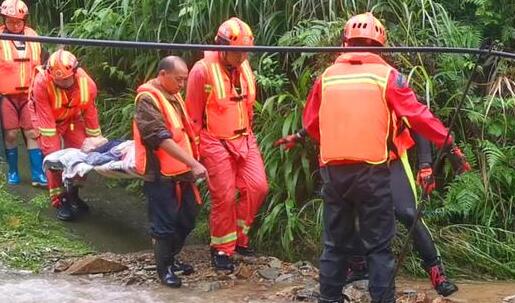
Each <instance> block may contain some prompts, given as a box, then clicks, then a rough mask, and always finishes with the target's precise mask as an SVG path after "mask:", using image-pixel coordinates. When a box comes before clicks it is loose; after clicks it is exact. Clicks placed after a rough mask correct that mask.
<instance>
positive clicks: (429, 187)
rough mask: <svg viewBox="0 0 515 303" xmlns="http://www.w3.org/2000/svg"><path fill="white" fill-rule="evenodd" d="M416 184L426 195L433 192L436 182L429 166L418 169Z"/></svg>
mask: <svg viewBox="0 0 515 303" xmlns="http://www.w3.org/2000/svg"><path fill="white" fill-rule="evenodd" d="M417 184H418V185H419V186H420V187H422V190H423V191H424V193H425V194H426V195H429V194H431V192H432V191H433V190H435V188H436V182H435V177H434V175H433V168H431V165H429V164H426V165H424V166H422V167H420V169H419V170H418V172H417Z"/></svg>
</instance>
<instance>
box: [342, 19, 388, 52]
mask: <svg viewBox="0 0 515 303" xmlns="http://www.w3.org/2000/svg"><path fill="white" fill-rule="evenodd" d="M342 44H343V46H385V44H386V30H385V28H384V26H383V24H382V23H381V22H380V21H379V20H377V18H376V17H374V15H372V13H364V14H360V15H356V16H353V17H351V18H350V19H349V21H347V23H346V24H345V27H344V29H343V34H342Z"/></svg>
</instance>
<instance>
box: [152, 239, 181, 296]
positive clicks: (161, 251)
mask: <svg viewBox="0 0 515 303" xmlns="http://www.w3.org/2000/svg"><path fill="white" fill-rule="evenodd" d="M172 245H173V240H171V239H155V243H154V258H155V259H156V268H157V275H158V276H159V280H160V281H161V283H162V284H163V285H166V286H168V287H172V288H179V287H181V285H182V281H181V279H180V278H179V277H177V276H176V275H175V273H174V272H173V270H172V268H171V265H172V263H173V256H172V250H173V246H172Z"/></svg>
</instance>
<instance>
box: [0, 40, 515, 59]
mask: <svg viewBox="0 0 515 303" xmlns="http://www.w3.org/2000/svg"><path fill="white" fill-rule="evenodd" d="M0 40H16V41H28V42H41V43H51V44H64V45H79V46H94V47H117V48H137V49H161V50H182V51H190V50H197V51H203V50H204V51H205V50H210V51H245V52H270V53H338V52H340V53H341V52H356V51H359V52H373V53H449V54H478V55H480V54H489V55H492V56H496V57H500V58H505V59H510V60H515V53H509V52H503V51H491V52H490V51H488V50H485V49H479V48H463V47H435V46H424V47H419V46H402V47H377V46H374V47H361V46H359V47H354V46H353V47H300V46H259V45H258V46H230V45H212V44H187V43H186V44H182V43H161V42H140V41H116V40H96V39H77V38H58V37H47V36H37V37H33V36H25V35H14V34H0Z"/></svg>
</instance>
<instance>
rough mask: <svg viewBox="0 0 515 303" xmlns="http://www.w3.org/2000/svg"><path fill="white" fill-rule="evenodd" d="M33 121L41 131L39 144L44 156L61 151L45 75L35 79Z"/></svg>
mask: <svg viewBox="0 0 515 303" xmlns="http://www.w3.org/2000/svg"><path fill="white" fill-rule="evenodd" d="M31 105H32V108H31V109H32V112H31V114H32V121H33V123H34V128H36V129H37V130H39V133H40V137H39V144H40V148H41V150H42V152H43V154H45V155H47V154H49V153H51V152H54V151H57V150H59V149H60V141H59V136H58V134H57V129H56V125H55V118H54V112H53V110H52V106H51V104H50V98H49V96H48V92H47V83H46V79H45V77H44V75H43V74H41V73H38V74H37V75H36V77H35V79H34V83H33V87H32V92H31Z"/></svg>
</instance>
